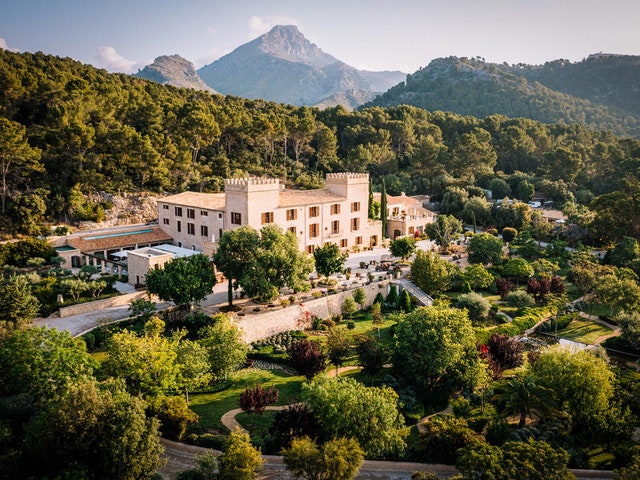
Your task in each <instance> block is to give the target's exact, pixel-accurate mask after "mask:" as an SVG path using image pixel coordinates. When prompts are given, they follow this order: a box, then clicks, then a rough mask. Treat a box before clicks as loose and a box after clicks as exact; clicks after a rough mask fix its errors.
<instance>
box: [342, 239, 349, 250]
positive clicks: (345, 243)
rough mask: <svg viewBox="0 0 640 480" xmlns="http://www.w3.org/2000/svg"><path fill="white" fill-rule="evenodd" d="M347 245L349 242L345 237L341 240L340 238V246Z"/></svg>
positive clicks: (344, 246)
mask: <svg viewBox="0 0 640 480" xmlns="http://www.w3.org/2000/svg"><path fill="white" fill-rule="evenodd" d="M348 246H349V243H348V242H347V239H346V238H343V239H342V240H340V247H341V248H347V247H348Z"/></svg>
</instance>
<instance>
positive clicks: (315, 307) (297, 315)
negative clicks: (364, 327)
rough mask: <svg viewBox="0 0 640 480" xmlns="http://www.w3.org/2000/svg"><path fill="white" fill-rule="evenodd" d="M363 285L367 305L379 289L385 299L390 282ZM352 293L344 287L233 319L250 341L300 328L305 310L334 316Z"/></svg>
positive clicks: (322, 316)
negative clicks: (323, 295) (329, 293)
mask: <svg viewBox="0 0 640 480" xmlns="http://www.w3.org/2000/svg"><path fill="white" fill-rule="evenodd" d="M362 288H363V289H364V290H365V292H366V293H367V299H366V301H365V303H364V304H363V307H364V308H367V307H369V306H370V305H371V304H372V303H373V300H374V299H375V298H376V295H378V292H382V295H383V296H384V297H385V298H386V296H387V292H388V288H389V281H388V280H384V281H382V282H375V283H371V284H369V285H362ZM352 293H353V290H347V291H342V292H338V293H334V294H332V295H327V296H325V297H321V298H318V299H313V298H311V297H310V298H309V299H307V300H303V301H302V302H301V303H299V304H297V305H291V306H289V307H287V308H282V307H275V308H274V309H273V310H271V309H269V311H266V312H264V313H260V314H249V315H245V316H239V317H236V318H237V320H238V324H239V326H240V327H241V328H242V332H243V338H244V340H245V341H246V342H247V343H251V342H253V341H255V340H261V339H264V338H268V337H270V336H271V335H275V334H277V333H281V332H286V331H288V330H302V329H303V327H304V326H303V324H302V322H301V321H300V319H301V318H304V317H305V314H306V312H309V313H311V314H313V315H315V316H317V317H319V318H331V317H332V316H333V315H340V314H341V311H342V304H343V302H344V299H345V298H346V297H348V296H349V297H351V296H352Z"/></svg>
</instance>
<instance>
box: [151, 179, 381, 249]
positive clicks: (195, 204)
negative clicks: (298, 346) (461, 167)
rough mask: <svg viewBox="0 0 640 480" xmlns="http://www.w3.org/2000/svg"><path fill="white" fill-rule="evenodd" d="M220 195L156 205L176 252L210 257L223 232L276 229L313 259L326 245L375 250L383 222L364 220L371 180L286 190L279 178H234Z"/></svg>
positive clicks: (186, 194)
mask: <svg viewBox="0 0 640 480" xmlns="http://www.w3.org/2000/svg"><path fill="white" fill-rule="evenodd" d="M224 186H225V188H224V189H225V191H224V193H218V194H208V193H195V192H184V193H180V194H177V195H172V196H169V197H165V198H163V199H160V200H158V223H159V226H160V227H161V228H162V229H163V230H165V232H167V234H169V235H170V236H171V237H173V239H174V243H176V244H177V245H178V246H180V247H184V248H188V249H192V250H196V251H202V252H204V253H210V252H212V251H214V250H215V248H216V245H215V244H216V242H217V241H218V240H219V239H220V237H221V236H222V234H223V233H224V232H225V231H228V230H233V229H235V228H239V227H241V226H244V225H249V226H251V227H253V228H255V229H256V230H259V229H260V228H262V227H263V226H264V225H267V224H270V223H275V224H277V225H279V226H280V227H282V229H283V230H285V231H290V232H292V233H293V234H294V235H296V238H297V239H298V245H299V247H300V249H301V250H304V251H306V252H308V253H313V251H314V250H315V249H316V248H317V247H321V246H323V245H324V244H325V243H335V244H337V245H338V246H340V247H341V248H342V249H345V250H346V249H354V250H356V249H361V248H368V247H375V246H377V245H379V244H380V242H381V240H382V222H380V221H372V220H369V218H368V200H369V175H368V174H364V173H330V174H327V177H326V187H325V188H324V189H315V190H292V189H286V188H285V186H284V185H283V184H281V183H280V180H279V179H277V178H256V177H253V178H232V179H227V180H225V182H224Z"/></svg>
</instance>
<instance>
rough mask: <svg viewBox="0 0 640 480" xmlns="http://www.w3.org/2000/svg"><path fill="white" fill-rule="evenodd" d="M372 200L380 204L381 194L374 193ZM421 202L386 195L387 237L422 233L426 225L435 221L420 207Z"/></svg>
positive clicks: (392, 237) (401, 195)
mask: <svg viewBox="0 0 640 480" xmlns="http://www.w3.org/2000/svg"><path fill="white" fill-rule="evenodd" d="M373 199H374V200H375V201H377V202H380V200H381V199H382V194H381V193H374V194H373ZM422 204H423V200H422V199H419V198H413V197H408V196H407V195H406V194H405V193H404V192H402V193H401V194H400V196H397V197H395V196H393V195H389V194H387V212H386V217H387V236H388V237H389V238H391V239H395V238H398V237H404V236H407V235H415V234H416V232H417V233H420V234H422V233H424V229H425V227H426V225H427V224H429V223H432V222H434V221H435V217H436V215H435V214H434V213H433V212H432V211H430V210H427V209H426V208H424V207H423V206H422ZM381 213H382V212H381Z"/></svg>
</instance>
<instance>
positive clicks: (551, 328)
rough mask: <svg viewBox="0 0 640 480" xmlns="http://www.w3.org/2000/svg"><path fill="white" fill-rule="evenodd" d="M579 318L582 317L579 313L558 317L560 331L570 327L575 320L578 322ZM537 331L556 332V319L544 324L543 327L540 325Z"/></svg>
mask: <svg viewBox="0 0 640 480" xmlns="http://www.w3.org/2000/svg"><path fill="white" fill-rule="evenodd" d="M579 316H580V314H579V313H578V312H575V313H567V314H565V315H560V316H559V317H558V320H557V325H558V327H557V328H558V330H563V329H565V328H567V327H568V326H569V324H570V323H571V322H573V321H574V320H576V319H577V318H578V317H579ZM537 331H538V332H543V333H547V332H555V331H556V319H555V318H550V319H549V320H547V321H546V322H544V323H543V324H542V325H540V326H539V327H538V328H537Z"/></svg>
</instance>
